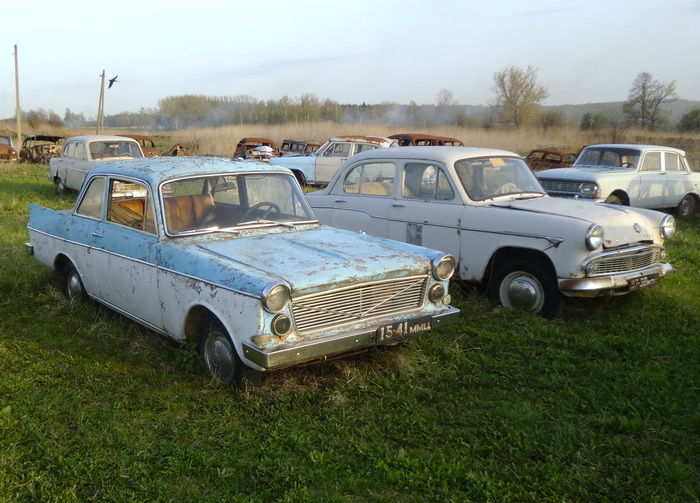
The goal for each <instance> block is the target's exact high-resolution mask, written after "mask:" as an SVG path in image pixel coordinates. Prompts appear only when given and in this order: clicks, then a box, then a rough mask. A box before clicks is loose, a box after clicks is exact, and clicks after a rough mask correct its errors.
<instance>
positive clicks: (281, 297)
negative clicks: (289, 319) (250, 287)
mask: <svg viewBox="0 0 700 503" xmlns="http://www.w3.org/2000/svg"><path fill="white" fill-rule="evenodd" d="M261 300H262V304H263V307H264V308H265V309H267V310H268V311H269V312H271V313H275V314H276V313H281V312H282V311H284V310H285V308H286V307H287V304H289V301H290V300H291V293H290V291H289V287H288V286H287V285H285V284H284V283H279V282H276V281H273V282H271V283H268V284H267V285H266V286H265V288H264V289H263V292H262V297H261Z"/></svg>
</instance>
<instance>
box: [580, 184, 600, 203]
mask: <svg viewBox="0 0 700 503" xmlns="http://www.w3.org/2000/svg"><path fill="white" fill-rule="evenodd" d="M578 191H579V193H580V194H581V196H582V197H586V198H594V199H595V196H597V195H600V188H599V187H598V184H597V183H595V182H581V183H580V184H579V186H578Z"/></svg>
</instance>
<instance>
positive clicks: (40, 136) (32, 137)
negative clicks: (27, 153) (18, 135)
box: [25, 134, 65, 141]
mask: <svg viewBox="0 0 700 503" xmlns="http://www.w3.org/2000/svg"><path fill="white" fill-rule="evenodd" d="M63 138H65V136H53V135H48V134H30V135H29V136H27V137H26V138H25V140H41V141H58V140H61V139H63Z"/></svg>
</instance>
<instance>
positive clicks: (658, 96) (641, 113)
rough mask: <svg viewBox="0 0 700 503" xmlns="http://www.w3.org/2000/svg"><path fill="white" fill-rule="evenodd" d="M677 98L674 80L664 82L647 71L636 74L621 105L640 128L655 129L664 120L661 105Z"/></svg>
mask: <svg viewBox="0 0 700 503" xmlns="http://www.w3.org/2000/svg"><path fill="white" fill-rule="evenodd" d="M676 100H678V96H676V82H675V81H672V82H670V83H669V84H664V83H663V82H660V81H658V80H655V79H654V77H652V75H651V74H650V73H648V72H642V73H640V74H639V75H637V78H636V79H634V82H633V83H632V88H631V89H630V91H629V94H628V96H627V101H626V102H625V103H624V105H623V110H624V112H625V114H626V115H627V117H628V118H629V119H630V120H631V122H632V123H633V124H635V125H637V126H639V127H641V128H642V129H645V128H648V129H656V128H657V127H659V126H660V125H661V123H662V122H663V120H664V109H663V105H665V104H666V103H672V102H674V101H676Z"/></svg>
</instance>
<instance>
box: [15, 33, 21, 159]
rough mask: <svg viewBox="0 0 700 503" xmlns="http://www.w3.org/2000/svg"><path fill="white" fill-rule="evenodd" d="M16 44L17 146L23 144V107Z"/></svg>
mask: <svg viewBox="0 0 700 503" xmlns="http://www.w3.org/2000/svg"><path fill="white" fill-rule="evenodd" d="M17 58H18V56H17V44H15V102H16V108H15V115H16V116H17V148H20V147H21V146H22V108H21V107H20V106H19V63H18V60H17Z"/></svg>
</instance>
